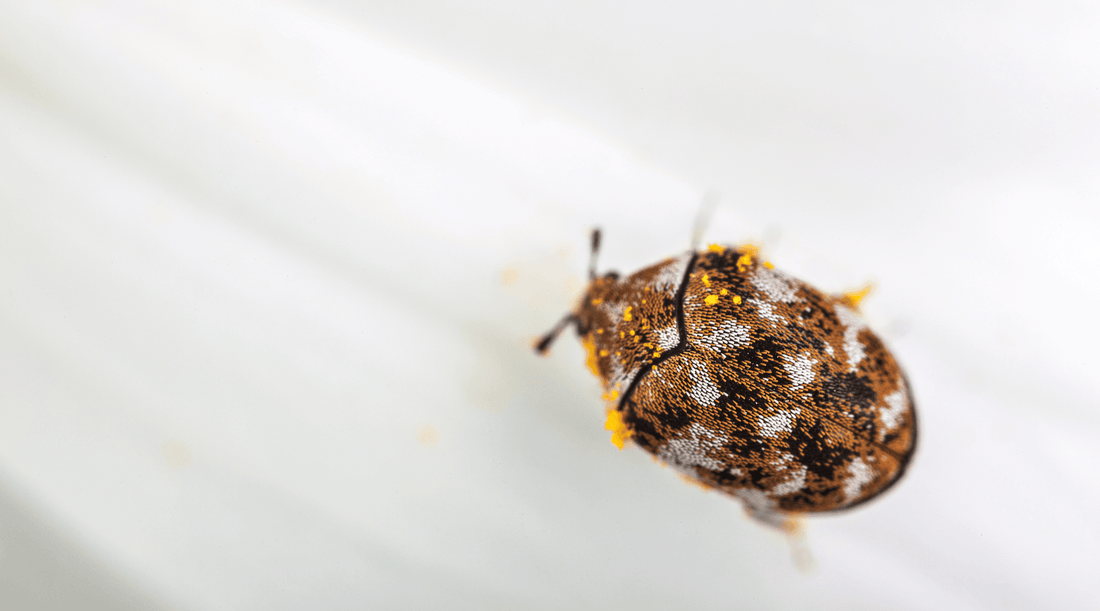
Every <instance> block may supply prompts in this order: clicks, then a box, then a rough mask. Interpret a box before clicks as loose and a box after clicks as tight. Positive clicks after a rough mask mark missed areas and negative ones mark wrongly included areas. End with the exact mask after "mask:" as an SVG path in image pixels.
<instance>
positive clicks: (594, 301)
mask: <svg viewBox="0 0 1100 611" xmlns="http://www.w3.org/2000/svg"><path fill="white" fill-rule="evenodd" d="M601 303H603V299H600V298H599V297H597V298H595V299H593V300H592V305H594V306H598V305H600V304H601Z"/></svg>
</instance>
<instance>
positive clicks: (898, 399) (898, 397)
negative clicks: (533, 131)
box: [878, 381, 909, 441]
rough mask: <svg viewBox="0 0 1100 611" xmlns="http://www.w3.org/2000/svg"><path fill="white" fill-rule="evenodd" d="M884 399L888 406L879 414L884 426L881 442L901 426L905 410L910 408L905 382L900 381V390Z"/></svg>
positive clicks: (881, 409)
mask: <svg viewBox="0 0 1100 611" xmlns="http://www.w3.org/2000/svg"><path fill="white" fill-rule="evenodd" d="M884 398H885V400H886V405H885V406H884V407H882V408H880V409H879V412H878V413H879V416H880V417H881V418H882V425H883V429H882V430H880V431H879V432H878V438H879V441H882V440H884V439H886V433H887V432H888V431H892V430H894V428H896V427H897V426H898V425H899V424H901V419H902V416H904V415H905V409H906V408H907V407H909V399H908V398H906V396H905V382H901V381H899V383H898V389H897V390H895V391H894V392H892V393H890V394H888V395H886V397H884Z"/></svg>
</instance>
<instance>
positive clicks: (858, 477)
mask: <svg viewBox="0 0 1100 611" xmlns="http://www.w3.org/2000/svg"><path fill="white" fill-rule="evenodd" d="M848 474H849V475H850V477H849V478H848V479H847V480H845V481H844V499H845V500H848V501H851V500H852V499H854V498H856V497H857V496H859V492H860V491H861V490H863V486H865V485H867V484H868V483H870V482H871V480H872V479H874V478H875V472H874V470H873V469H871V466H870V465H868V464H867V463H866V462H864V461H863V458H856V459H855V460H853V461H852V464H850V465H848Z"/></svg>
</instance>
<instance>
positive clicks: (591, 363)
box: [581, 335, 600, 377]
mask: <svg viewBox="0 0 1100 611" xmlns="http://www.w3.org/2000/svg"><path fill="white" fill-rule="evenodd" d="M581 345H583V346H584V353H585V358H584V364H585V365H587V366H588V369H589V371H591V372H592V373H593V374H594V375H595V376H596V377H599V375H600V368H599V364H598V363H597V362H596V344H595V343H593V342H592V336H590V335H586V336H585V337H584V339H583V340H581Z"/></svg>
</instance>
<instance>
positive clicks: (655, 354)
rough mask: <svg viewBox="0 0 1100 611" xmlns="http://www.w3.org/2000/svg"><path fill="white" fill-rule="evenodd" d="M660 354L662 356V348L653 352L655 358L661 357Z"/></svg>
mask: <svg viewBox="0 0 1100 611" xmlns="http://www.w3.org/2000/svg"><path fill="white" fill-rule="evenodd" d="M660 356H661V351H660V350H658V351H657V352H654V353H653V358H659V357H660Z"/></svg>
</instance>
